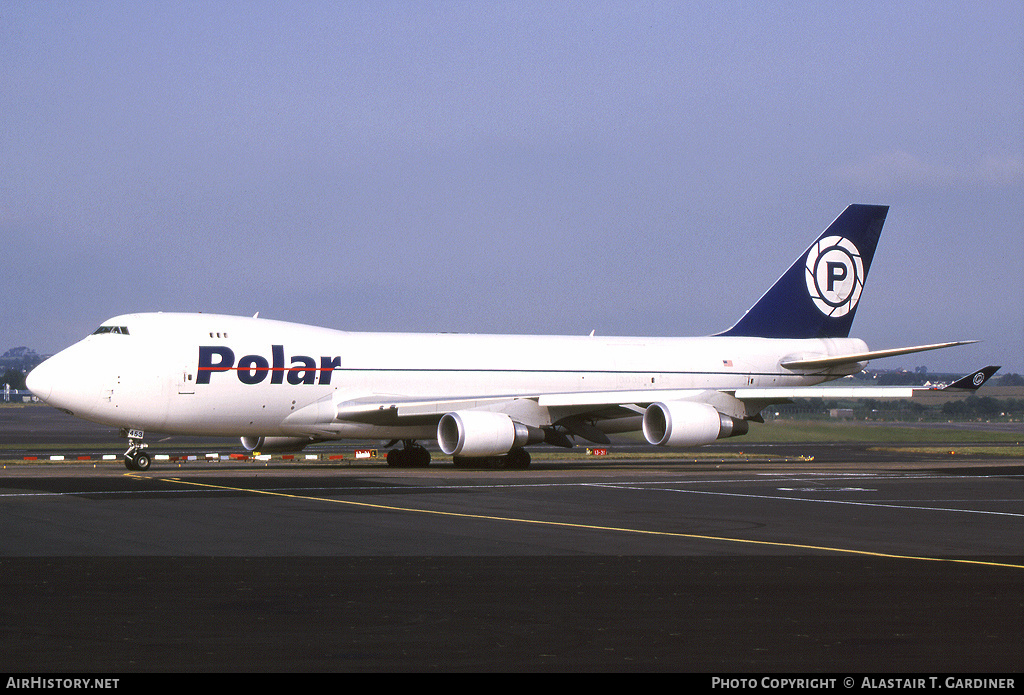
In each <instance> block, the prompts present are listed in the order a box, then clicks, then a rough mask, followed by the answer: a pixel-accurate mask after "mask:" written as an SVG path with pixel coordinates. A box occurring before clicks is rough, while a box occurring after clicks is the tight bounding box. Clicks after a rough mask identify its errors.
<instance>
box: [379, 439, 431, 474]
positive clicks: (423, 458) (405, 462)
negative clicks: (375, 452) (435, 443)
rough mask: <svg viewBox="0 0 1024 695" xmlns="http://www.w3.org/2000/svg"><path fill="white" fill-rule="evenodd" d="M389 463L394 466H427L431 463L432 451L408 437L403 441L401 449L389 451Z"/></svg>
mask: <svg viewBox="0 0 1024 695" xmlns="http://www.w3.org/2000/svg"><path fill="white" fill-rule="evenodd" d="M388 465H389V466H391V467H393V468H426V467H427V466H429V465H430V452H429V451H427V450H426V448H425V447H423V446H420V445H419V444H417V443H416V442H414V441H412V440H409V439H407V440H405V441H404V442H402V448H401V449H391V450H390V451H388Z"/></svg>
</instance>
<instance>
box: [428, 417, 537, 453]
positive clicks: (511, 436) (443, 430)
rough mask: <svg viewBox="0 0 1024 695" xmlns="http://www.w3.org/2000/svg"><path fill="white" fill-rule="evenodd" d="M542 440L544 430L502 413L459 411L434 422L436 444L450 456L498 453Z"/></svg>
mask: <svg viewBox="0 0 1024 695" xmlns="http://www.w3.org/2000/svg"><path fill="white" fill-rule="evenodd" d="M543 441H544V431H543V430H542V429H540V428H539V427H530V426H529V425H524V424H522V423H521V422H516V421H514V420H513V419H512V418H510V417H509V416H508V415H505V414H504V413H492V412H488V411H483V410H460V411H456V412H452V413H448V414H446V415H444V416H443V417H442V418H441V421H440V422H439V423H437V443H438V445H439V446H440V447H441V451H443V452H444V453H445V454H448V455H449V456H498V455H500V454H506V453H508V452H509V451H511V450H512V449H515V448H517V447H523V446H526V445H527V444H536V443H538V442H543Z"/></svg>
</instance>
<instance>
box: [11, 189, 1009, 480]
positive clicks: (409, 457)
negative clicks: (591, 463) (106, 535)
mask: <svg viewBox="0 0 1024 695" xmlns="http://www.w3.org/2000/svg"><path fill="white" fill-rule="evenodd" d="M887 212H888V207H886V206H877V205H851V206H849V207H848V208H846V210H845V211H843V213H842V214H841V215H839V217H838V218H836V220H835V221H834V222H832V224H831V225H830V226H829V227H828V228H827V229H826V230H825V231H824V233H822V234H821V236H819V237H818V239H817V240H815V242H814V243H813V244H811V246H810V248H808V249H807V250H806V251H804V252H803V253H802V254H800V256H799V257H798V258H797V260H796V261H795V262H794V263H793V265H792V266H791V267H790V268H789V270H787V271H786V273H785V274H784V275H783V276H782V277H781V278H780V279H779V280H778V281H777V282H776V283H775V284H774V285H773V286H772V287H771V289H769V290H768V292H767V293H766V294H765V295H764V296H763V297H762V298H761V299H760V300H759V301H758V302H757V303H756V304H755V305H754V306H753V307H752V308H751V309H750V310H749V311H747V313H746V314H744V316H743V317H742V318H741V319H740V320H739V321H738V322H737V323H736V325H734V326H733V327H732V328H730V329H729V330H727V331H724V332H722V333H719V334H717V335H713V336H707V337H697V338H623V337H597V336H594V335H593V334H591V335H590V336H524V335H455V334H408V333H350V332H346V331H338V330H331V329H327V328H317V327H313V326H305V325H299V324H294V323H284V322H281V321H271V320H267V319H260V318H257V317H252V318H248V317H237V316H221V315H215V314H176V313H168V314H165V313H145V314H128V315H124V316H118V317H116V318H113V319H110V320H109V321H107V322H106V323H104V324H103V325H102V326H100V327H99V328H98V329H97V330H96V332H95V333H93V334H92V335H90V336H88V337H86V338H85V339H83V340H82V341H80V342H78V343H76V344H75V345H72V346H71V347H69V348H67V349H66V350H63V351H62V352H60V353H58V354H57V355H54V356H53V357H51V358H50V359H48V360H46V361H45V362H43V363H42V364H41V365H39V366H38V367H36V369H35V370H33V371H32V372H31V373H30V374H29V375H28V379H27V385H28V387H29V389H30V390H31V391H32V392H33V393H34V394H35V395H36V396H38V397H39V398H40V399H42V400H43V401H46V402H47V403H49V404H50V405H52V406H54V407H56V408H59V409H61V410H63V411H65V412H68V413H71V414H72V415H75V416H77V417H81V418H84V419H86V420H91V421H93V422H98V423H102V424H106V425H112V426H115V427H119V428H121V430H122V435H123V436H125V437H127V439H128V441H129V447H128V451H127V452H126V453H125V464H126V466H127V467H128V468H129V469H134V470H143V469H146V468H148V467H149V465H150V455H149V454H148V453H147V452H146V447H147V445H146V444H144V443H143V441H142V440H143V435H144V432H146V431H155V432H163V433H168V434H183V435H215V436H225V435H227V436H236V437H241V440H242V444H243V445H244V446H245V447H246V448H247V449H249V450H251V451H261V452H268V451H287V450H292V451H298V450H300V449H302V448H303V447H305V446H307V445H308V444H311V443H313V442H319V441H325V440H332V439H379V440H390V443H389V444H388V447H389V448H390V447H393V446H394V445H395V444H397V443H398V442H402V443H403V447H402V448H400V449H399V448H392V449H391V451H389V452H388V457H387V458H388V463H389V464H391V465H396V466H425V465H427V464H428V463H429V462H430V454H429V452H428V451H427V449H426V448H425V447H424V446H422V445H420V444H418V443H417V442H420V441H429V440H434V439H436V441H437V443H438V445H439V446H440V449H441V451H443V452H444V453H445V454H447V455H450V456H452V457H453V460H454V461H455V464H456V465H462V464H465V463H466V462H467V460H471V459H473V458H481V457H486V458H489V459H491V460H492V462H494V463H498V464H499V465H503V466H506V467H509V468H524V467H526V466H528V465H529V463H530V456H529V454H528V453H527V452H526V451H525V449H524V447H526V446H528V445H532V444H538V443H541V442H546V443H548V444H554V445H556V446H564V447H571V446H573V440H572V439H571V438H573V437H580V438H582V439H585V440H587V441H591V442H595V443H602V444H604V443H608V442H609V439H608V434H611V433H618V432H627V431H642V432H643V435H644V437H645V438H646V440H647V441H648V442H649V443H651V444H654V445H662V446H679V447H686V446H697V445H702V444H708V443H710V442H713V441H715V440H717V439H721V438H724V437H732V436H736V435H741V434H744V433H746V432H747V430H748V423H749V422H750V421H755V422H761V421H762V420H761V417H760V415H759V413H760V412H761V410H762V409H763V408H765V407H766V406H768V405H770V404H773V403H783V402H786V401H787V400H788V399H791V398H794V397H832V398H835V397H843V396H847V397H879V396H890V397H892V396H895V397H907V396H909V395H911V389H899V388H883V389H877V388H875V389H872V388H863V389H851V388H845V389H837V388H827V387H817V388H814V387H816V386H817V385H818V384H822V383H824V382H828V381H832V380H834V379H837V378H839V377H843V376H846V375H850V374H855V373H857V372H859V371H861V370H862V369H863V368H864V367H865V365H866V364H867V361H868V360H869V359H873V358H880V357H889V356H892V355H904V354H908V353H914V352H921V351H924V350H933V349H937V348H943V347H949V346H953V345H963V344H965V343H966V342H973V341H959V342H948V343H939V344H934V345H919V346H915V347H904V348H896V349H891V350H880V351H869V350H868V348H867V345H865V343H864V342H863V341H861V340H857V339H853V338H849V337H848V336H849V332H850V325H851V323H852V322H853V317H854V314H855V312H856V309H857V305H858V303H859V301H860V298H861V292H862V291H863V289H864V281H865V279H866V278H867V273H868V269H869V267H870V266H871V259H872V257H873V255H874V252H875V246H876V244H877V242H878V237H879V234H880V233H881V230H882V224H883V222H884V221H885V216H886V213H887ZM996 369H998V367H987V368H985V369H983V370H979V371H978V372H975V373H974V374H971V375H969V376H968V377H965V378H964V379H961V380H959V381H957V382H955V383H954V384H951V385H950V387H951V388H977V387H978V386H980V385H981V384H982V383H984V382H985V380H987V379H988V378H989V377H990V376H991V375H992V374H993V373H994V372H995V371H996Z"/></svg>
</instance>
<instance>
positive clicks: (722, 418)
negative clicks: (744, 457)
mask: <svg viewBox="0 0 1024 695" xmlns="http://www.w3.org/2000/svg"><path fill="white" fill-rule="evenodd" d="M749 429H750V425H749V424H748V423H747V421H746V420H738V419H736V418H734V417H730V416H728V415H725V414H723V413H720V412H718V411H717V410H715V409H714V408H713V407H712V406H710V405H708V404H707V403H696V402H694V401H669V402H667V403H652V404H651V405H649V406H648V407H647V410H646V411H645V412H644V420H643V431H644V437H645V438H646V439H647V441H648V442H650V443H651V444H657V445H658V446H701V445H703V444H710V443H711V442H713V441H715V440H716V439H724V438H725V437H735V436H738V435H741V434H746V433H747V431H748V430H749Z"/></svg>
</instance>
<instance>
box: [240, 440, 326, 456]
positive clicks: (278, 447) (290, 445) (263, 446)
mask: <svg viewBox="0 0 1024 695" xmlns="http://www.w3.org/2000/svg"><path fill="white" fill-rule="evenodd" d="M312 443H313V440H312V439H310V438H309V437H242V446H244V447H245V448H246V449H247V450H249V451H259V452H261V453H269V452H279V453H280V452H291V451H302V450H303V449H305V448H306V447H307V446H309V445H310V444H312Z"/></svg>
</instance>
